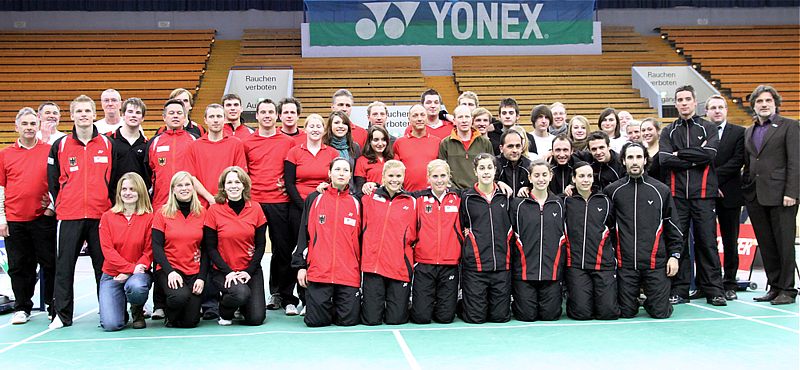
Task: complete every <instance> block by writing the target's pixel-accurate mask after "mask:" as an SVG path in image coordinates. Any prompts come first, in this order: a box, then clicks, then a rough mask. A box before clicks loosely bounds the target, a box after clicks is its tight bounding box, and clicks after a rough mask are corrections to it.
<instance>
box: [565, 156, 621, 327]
mask: <svg viewBox="0 0 800 370" xmlns="http://www.w3.org/2000/svg"><path fill="white" fill-rule="evenodd" d="M572 181H573V183H574V185H575V191H574V192H573V194H572V196H569V197H567V198H566V199H564V213H565V214H566V217H565V221H566V235H567V268H566V270H565V273H566V275H565V279H564V280H565V282H566V284H567V291H568V292H569V294H568V295H567V316H569V317H570V318H572V319H574V320H591V319H599V320H615V319H617V318H618V317H619V306H618V305H617V279H616V264H615V262H616V260H615V258H614V257H615V248H614V246H615V243H614V242H615V240H614V238H613V232H612V228H613V223H612V217H610V216H611V215H612V209H611V200H610V199H609V198H608V196H606V195H605V194H604V193H603V192H602V191H601V190H600V189H598V188H596V187H593V186H592V185H593V184H594V176H593V174H592V167H591V166H590V165H589V164H588V163H586V162H577V163H575V169H574V172H573V174H572Z"/></svg>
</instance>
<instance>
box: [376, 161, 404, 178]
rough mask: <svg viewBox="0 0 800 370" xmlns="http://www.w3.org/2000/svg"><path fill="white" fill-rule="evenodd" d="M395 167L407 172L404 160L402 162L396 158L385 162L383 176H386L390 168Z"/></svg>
mask: <svg viewBox="0 0 800 370" xmlns="http://www.w3.org/2000/svg"><path fill="white" fill-rule="evenodd" d="M395 168H399V169H401V170H403V173H405V172H406V165H405V164H404V163H403V162H400V161H398V160H396V159H390V160H388V161H386V163H384V164H383V171H381V177H383V176H386V173H387V172H389V170H393V169H395Z"/></svg>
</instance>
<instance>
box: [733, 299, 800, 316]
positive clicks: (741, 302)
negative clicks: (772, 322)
mask: <svg viewBox="0 0 800 370" xmlns="http://www.w3.org/2000/svg"><path fill="white" fill-rule="evenodd" d="M731 302H736V303H739V304H744V305H748V306H753V307H759V308H763V309H767V310H772V311H778V312H783V313H788V314H792V315H795V316H800V305H798V306H795V307H798V311H797V312H792V311H789V310H782V309H780V308H775V307H772V305H768V306H765V305H763V304H758V303H753V302H744V301H740V300H738V299H737V300H733V301H731Z"/></svg>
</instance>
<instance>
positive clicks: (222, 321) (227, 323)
mask: <svg viewBox="0 0 800 370" xmlns="http://www.w3.org/2000/svg"><path fill="white" fill-rule="evenodd" d="M217 324H219V325H220V326H231V324H233V321H231V320H225V319H223V318H220V319H219V321H217Z"/></svg>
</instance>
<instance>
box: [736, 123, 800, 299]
mask: <svg viewBox="0 0 800 370" xmlns="http://www.w3.org/2000/svg"><path fill="white" fill-rule="evenodd" d="M765 124H766V125H767V129H766V130H767V131H766V133H765V134H764V139H763V142H762V144H761V148H760V150H757V149H756V145H755V143H754V142H753V138H752V137H753V130H754V126H750V127H748V128H747V130H746V131H745V135H744V137H745V150H746V152H747V154H746V156H745V161H744V172H743V174H742V190H743V193H744V194H743V195H744V199H745V201H746V205H747V212H748V213H749V214H750V222H751V223H752V224H753V231H755V234H756V239H757V240H758V247H759V250H760V251H761V258H762V259H763V260H764V270H766V272H767V282H768V284H769V285H770V289H773V290H779V291H784V292H786V293H788V294H790V295H792V296H796V295H797V290H796V289H795V288H794V270H795V249H794V238H795V218H796V217H797V204H796V203H795V205H793V206H791V207H784V206H783V197H784V196H787V197H791V198H794V199H795V200H797V199H798V197H800V126H798V122H797V121H795V120H793V119H789V118H786V117H781V116H779V115H777V114H776V115H774V116H773V117H772V119H771V121H767V122H766V123H765Z"/></svg>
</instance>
